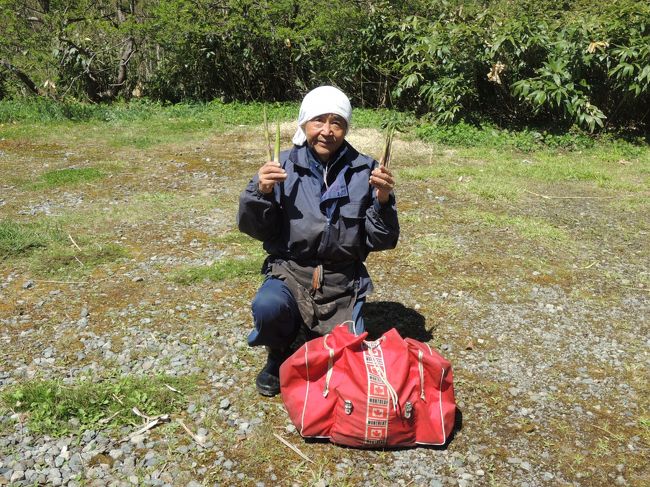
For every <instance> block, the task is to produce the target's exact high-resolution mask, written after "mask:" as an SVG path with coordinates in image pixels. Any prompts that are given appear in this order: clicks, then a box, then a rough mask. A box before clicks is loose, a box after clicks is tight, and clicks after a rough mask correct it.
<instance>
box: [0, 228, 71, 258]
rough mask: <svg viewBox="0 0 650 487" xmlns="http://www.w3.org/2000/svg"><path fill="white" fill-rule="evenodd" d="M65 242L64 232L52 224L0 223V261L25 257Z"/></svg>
mask: <svg viewBox="0 0 650 487" xmlns="http://www.w3.org/2000/svg"><path fill="white" fill-rule="evenodd" d="M64 240H65V235H64V233H63V231H62V230H61V229H60V228H59V227H57V226H55V225H52V224H51V223H47V222H34V223H19V222H14V221H11V220H2V221H0V259H5V258H8V257H16V256H20V255H25V254H28V253H31V252H32V251H34V250H36V249H42V248H46V247H48V246H51V245H52V244H54V243H57V242H63V241H64Z"/></svg>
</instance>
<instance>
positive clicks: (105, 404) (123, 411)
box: [0, 376, 196, 436]
mask: <svg viewBox="0 0 650 487" xmlns="http://www.w3.org/2000/svg"><path fill="white" fill-rule="evenodd" d="M165 384H167V385H169V386H171V387H173V388H175V389H177V390H178V391H180V393H178V392H174V391H172V390H170V389H169V388H167V387H166V386H165ZM195 387H196V378H195V377H182V378H180V377H166V376H157V377H144V376H141V377H138V376H127V377H122V378H119V379H108V380H105V381H101V382H92V381H90V380H81V381H78V382H76V383H73V384H63V383H62V382H61V381H54V380H33V381H29V382H26V383H23V384H19V385H17V386H14V387H12V388H10V389H8V390H6V391H4V392H3V393H2V394H1V395H0V404H1V405H2V406H3V407H4V408H6V409H11V410H14V411H17V412H25V413H27V421H28V425H29V428H30V432H32V433H43V434H49V435H54V436H62V435H66V434H68V433H71V432H75V431H77V430H85V429H105V428H115V429H117V428H118V427H120V426H123V425H140V424H141V421H142V420H141V419H140V418H139V417H137V416H135V415H134V414H133V412H132V411H131V408H133V407H137V408H138V409H139V410H140V411H141V412H143V413H144V414H147V415H149V416H154V415H157V414H171V413H175V412H180V411H182V410H183V409H184V407H185V405H186V403H187V399H186V395H187V394H189V393H191V392H192V391H193V390H194V389H195ZM109 418H111V419H110V421H105V422H104V423H102V422H101V420H103V419H106V420H108V419H109ZM72 419H76V421H77V422H78V426H72V425H71V423H70V420H72Z"/></svg>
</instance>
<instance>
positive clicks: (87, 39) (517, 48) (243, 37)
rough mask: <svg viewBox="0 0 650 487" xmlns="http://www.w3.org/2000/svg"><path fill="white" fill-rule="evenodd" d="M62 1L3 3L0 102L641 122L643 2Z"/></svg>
mask: <svg viewBox="0 0 650 487" xmlns="http://www.w3.org/2000/svg"><path fill="white" fill-rule="evenodd" d="M73 3H74V5H67V4H65V2H39V1H37V0H29V1H19V0H2V1H0V15H1V16H2V18H3V19H6V20H5V23H6V27H5V32H6V33H7V35H5V36H0V61H1V62H0V95H2V96H5V97H11V96H19V95H21V94H26V93H29V94H30V95H39V96H40V97H42V98H45V97H52V98H56V99H59V100H64V99H69V98H70V97H72V98H74V99H76V100H79V101H91V102H101V101H111V102H112V101H115V100H117V99H119V98H120V97H122V98H124V99H130V98H132V97H141V96H146V97H150V98H151V99H153V100H154V101H160V102H163V103H164V102H174V103H177V102H181V101H183V102H196V101H201V102H208V101H212V100H221V101H235V100H240V101H286V100H293V101H295V100H298V99H300V98H301V97H302V96H303V95H304V93H306V91H308V90H309V89H311V88H313V87H315V86H317V85H322V84H334V85H337V86H339V87H340V88H341V89H343V90H344V91H345V92H346V93H348V95H350V97H351V99H352V101H353V103H354V105H355V106H368V107H375V108H376V107H390V108H399V109H404V110H406V111H412V112H416V113H417V114H419V115H425V116H427V117H428V118H429V119H430V120H431V121H434V122H436V123H451V122H456V121H458V120H461V119H462V120H465V121H468V122H477V121H479V122H484V121H486V120H489V121H491V122H493V123H497V124H500V125H512V124H531V123H534V124H545V125H553V126H555V127H560V128H566V127H569V126H571V125H574V124H576V125H578V126H580V127H582V128H583V129H585V130H590V131H595V130H600V129H609V128H610V127H621V126H622V127H633V128H640V129H644V128H645V127H646V126H647V123H648V117H647V113H648V109H649V106H650V23H649V22H648V19H649V18H650V3H649V2H647V1H646V0H617V1H614V2H594V1H593V0H576V1H572V2H557V1H555V0H495V1H491V2H484V1H480V0H435V1H434V0H412V1H403V0H400V1H388V0H368V1H364V2H345V1H343V0H327V1H326V0H277V1H274V2H264V3H259V2H253V1H250V0H224V1H223V2H221V3H219V5H218V6H216V5H215V4H214V2H212V1H211V0H155V1H151V2H130V3H128V2H127V3H128V5H127V3H124V2H112V1H109V0H99V1H95V2H90V1H89V0H83V1H79V2H73ZM179 33H180V34H179ZM41 108H42V109H43V110H44V112H47V111H48V110H50V109H51V108H52V107H50V106H48V105H47V104H44V106H43V107H41ZM69 108H70V110H69V111H68V113H67V114H66V115H65V116H66V117H67V118H83V117H89V116H91V117H96V116H101V112H102V109H101V108H92V109H90V108H89V109H86V108H83V107H81V106H78V105H73V104H71V105H69ZM2 112H3V109H2V108H0V119H2V118H3V116H2ZM5 118H6V117H5Z"/></svg>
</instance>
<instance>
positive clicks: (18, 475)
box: [9, 470, 25, 483]
mask: <svg viewBox="0 0 650 487" xmlns="http://www.w3.org/2000/svg"><path fill="white" fill-rule="evenodd" d="M20 480H25V472H23V471H22V470H14V473H12V474H11V477H10V478H9V482H11V483H14V482H18V481H20Z"/></svg>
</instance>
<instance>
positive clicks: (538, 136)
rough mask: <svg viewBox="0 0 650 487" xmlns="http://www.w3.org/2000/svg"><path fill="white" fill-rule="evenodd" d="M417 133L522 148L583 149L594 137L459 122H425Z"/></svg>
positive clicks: (459, 143) (453, 141)
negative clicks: (433, 123) (435, 123)
mask: <svg viewBox="0 0 650 487" xmlns="http://www.w3.org/2000/svg"><path fill="white" fill-rule="evenodd" d="M415 135H416V137H418V138H420V139H422V140H424V141H428V142H437V143H439V144H446V145H451V146H460V147H495V148H503V147H509V148H513V149H517V150H520V151H523V152H531V151H534V150H539V149H542V148H545V147H546V148H550V149H562V150H573V151H575V150H584V149H587V148H590V147H593V146H594V144H595V141H594V138H593V137H591V136H590V135H589V134H586V133H584V132H581V131H574V132H566V133H562V134H554V133H551V132H548V131H545V130H542V131H538V130H534V129H523V130H508V129H502V128H498V127H496V126H493V125H489V124H483V125H480V126H476V125H470V124H468V123H464V122H460V123H457V124H454V125H432V124H428V123H422V124H420V125H419V126H418V127H417V128H416V129H415Z"/></svg>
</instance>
